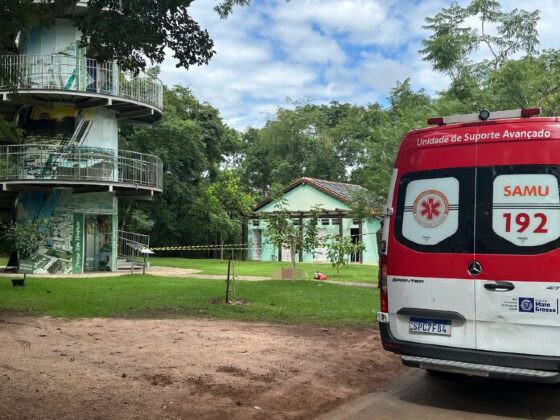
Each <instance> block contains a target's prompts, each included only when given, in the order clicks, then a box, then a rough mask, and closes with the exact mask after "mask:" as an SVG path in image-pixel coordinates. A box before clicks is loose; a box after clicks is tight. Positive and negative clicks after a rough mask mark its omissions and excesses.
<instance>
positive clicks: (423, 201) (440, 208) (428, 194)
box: [412, 190, 449, 228]
mask: <svg viewBox="0 0 560 420" xmlns="http://www.w3.org/2000/svg"><path fill="white" fill-rule="evenodd" d="M412 214H413V215H414V220H416V222H418V224H419V225H420V226H423V227H425V228H435V227H438V226H440V225H441V224H442V223H443V222H445V219H447V215H448V214H449V201H448V200H447V197H446V196H445V195H444V194H443V193H442V192H440V191H437V190H427V191H423V192H422V193H420V194H419V195H418V197H416V200H414V205H413V206H412Z"/></svg>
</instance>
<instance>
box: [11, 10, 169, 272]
mask: <svg viewBox="0 0 560 420" xmlns="http://www.w3.org/2000/svg"><path fill="white" fill-rule="evenodd" d="M38 7H40V6H38ZM86 12H87V2H86V1H80V2H78V3H77V4H76V5H74V6H71V7H69V8H68V9H67V10H66V11H62V12H60V15H59V16H58V18H57V19H56V20H55V22H54V24H53V25H52V26H48V27H45V28H42V29H35V30H32V31H27V32H26V31H22V32H20V33H19V34H17V36H16V37H15V41H14V42H15V44H14V48H13V49H14V51H15V52H16V53H14V54H12V55H5V56H2V57H0V114H1V115H2V116H3V117H4V118H6V119H7V120H9V121H14V122H15V123H16V124H17V125H18V126H19V127H20V128H22V129H23V130H24V132H25V136H24V139H23V142H21V143H19V144H10V143H9V142H8V141H7V140H6V139H2V138H0V219H1V220H2V221H3V222H4V223H6V222H9V221H15V222H16V223H28V222H30V221H35V220H39V219H40V220H43V221H46V222H47V223H46V227H45V230H46V232H45V233H46V234H47V235H46V236H47V239H46V240H45V241H44V243H41V244H40V246H39V250H38V252H37V253H36V255H34V256H33V258H32V260H33V262H34V270H35V272H36V273H60V274H65V273H82V272H84V271H86V272H87V271H115V270H117V268H118V256H119V255H120V254H122V255H124V256H127V255H128V253H129V252H130V247H128V246H127V245H128V244H129V243H133V242H146V241H147V238H146V237H144V236H141V235H135V234H132V233H129V232H119V230H118V204H119V201H121V200H133V199H151V197H153V195H154V193H157V192H161V191H162V185H163V166H162V161H161V160H160V159H159V158H158V157H156V156H151V155H146V154H141V153H137V152H135V151H127V150H122V149H121V148H120V147H119V128H120V127H121V126H122V125H123V124H141V125H149V124H151V123H153V122H155V121H157V120H159V119H160V118H161V115H162V108H163V107H162V104H163V85H162V83H161V82H160V81H159V80H157V79H154V78H151V77H148V76H146V75H142V74H141V75H138V76H135V75H133V74H130V73H127V72H124V71H121V69H119V66H118V65H117V63H116V62H112V61H105V62H103V63H101V62H97V61H96V60H94V59H92V58H89V57H88V51H87V50H86V49H85V48H84V47H83V46H82V45H81V43H80V39H81V33H80V31H79V30H78V29H77V28H76V27H75V26H74V25H73V22H72V18H73V17H74V16H78V15H80V14H83V13H86ZM0 31H2V28H0ZM11 260H12V261H13V258H12V259H11Z"/></svg>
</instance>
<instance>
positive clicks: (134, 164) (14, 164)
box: [0, 144, 163, 189]
mask: <svg viewBox="0 0 560 420" xmlns="http://www.w3.org/2000/svg"><path fill="white" fill-rule="evenodd" d="M26 180H29V181H76V182H79V181H88V182H95V181H97V182H109V183H120V184H133V185H135V186H139V187H149V188H157V189H161V188H162V187H163V163H162V161H161V159H160V158H159V157H157V156H153V155H147V154H143V153H137V152H130V151H126V150H111V149H102V148H97V147H82V146H62V147H61V146H57V145H52V144H20V145H10V146H0V181H26Z"/></svg>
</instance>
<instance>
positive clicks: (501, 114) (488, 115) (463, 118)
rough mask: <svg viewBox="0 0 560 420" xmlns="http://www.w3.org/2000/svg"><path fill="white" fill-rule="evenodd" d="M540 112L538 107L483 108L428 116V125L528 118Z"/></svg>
mask: <svg viewBox="0 0 560 420" xmlns="http://www.w3.org/2000/svg"><path fill="white" fill-rule="evenodd" d="M540 113H541V109H540V108H524V109H512V110H508V111H495V112H490V111H488V110H486V109H483V110H482V111H480V112H479V113H476V114H461V115H450V116H448V117H434V118H428V125H444V124H460V123H470V122H477V121H489V120H500V119H505V118H530V117H533V116H535V115H539V114H540Z"/></svg>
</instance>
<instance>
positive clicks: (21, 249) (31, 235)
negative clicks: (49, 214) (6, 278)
mask: <svg viewBox="0 0 560 420" xmlns="http://www.w3.org/2000/svg"><path fill="white" fill-rule="evenodd" d="M46 231H47V226H46V224H45V222H44V221H43V220H35V221H33V222H30V223H14V222H11V223H9V224H7V225H3V226H2V236H1V239H2V240H3V241H2V242H4V244H5V245H4V246H7V247H8V248H7V249H8V250H9V252H16V255H17V261H18V267H19V263H20V261H21V260H25V259H29V258H31V257H33V255H34V254H35V253H36V252H37V250H38V249H39V247H40V246H41V243H42V242H43V241H44V240H45V238H46ZM26 277H27V273H25V274H24V276H23V281H24V282H25V279H26Z"/></svg>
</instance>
